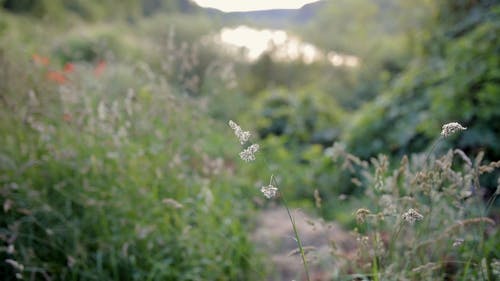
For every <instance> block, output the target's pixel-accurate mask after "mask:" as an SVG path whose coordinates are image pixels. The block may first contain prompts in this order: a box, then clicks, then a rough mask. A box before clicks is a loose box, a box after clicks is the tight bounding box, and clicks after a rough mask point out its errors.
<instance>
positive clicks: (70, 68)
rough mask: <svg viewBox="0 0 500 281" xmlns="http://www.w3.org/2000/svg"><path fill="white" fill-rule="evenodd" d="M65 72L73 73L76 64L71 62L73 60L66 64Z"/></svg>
mask: <svg viewBox="0 0 500 281" xmlns="http://www.w3.org/2000/svg"><path fill="white" fill-rule="evenodd" d="M63 71H64V73H72V72H73V71H75V64H74V63H71V62H67V63H66V64H65V65H64V70H63Z"/></svg>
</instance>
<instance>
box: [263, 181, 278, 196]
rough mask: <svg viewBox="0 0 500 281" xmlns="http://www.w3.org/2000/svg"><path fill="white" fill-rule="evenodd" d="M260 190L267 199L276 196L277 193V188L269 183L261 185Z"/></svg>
mask: <svg viewBox="0 0 500 281" xmlns="http://www.w3.org/2000/svg"><path fill="white" fill-rule="evenodd" d="M260 191H261V192H262V193H264V196H265V197H266V198H267V199H271V198H273V197H276V195H277V194H278V188H277V187H275V186H274V185H272V184H270V185H268V186H263V187H261V189H260Z"/></svg>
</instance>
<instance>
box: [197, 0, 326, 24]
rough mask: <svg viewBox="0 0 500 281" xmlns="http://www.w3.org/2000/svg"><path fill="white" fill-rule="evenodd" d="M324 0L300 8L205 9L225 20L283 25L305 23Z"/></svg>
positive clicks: (320, 7)
mask: <svg viewBox="0 0 500 281" xmlns="http://www.w3.org/2000/svg"><path fill="white" fill-rule="evenodd" d="M325 5H326V1H318V2H315V3H311V4H307V5H304V6H303V7H302V8H300V9H275V10H265V11H252V12H231V13H224V12H221V11H219V10H217V9H211V8H207V9H205V10H206V11H207V12H208V13H209V14H211V15H214V16H215V15H216V16H218V17H220V18H221V19H223V20H227V21H239V22H241V21H245V22H250V23H256V24H265V25H266V26H269V27H283V26H286V25H288V24H290V23H293V24H296V23H306V22H308V21H310V20H312V19H313V18H314V17H315V16H316V15H317V13H318V11H320V10H321V9H322V8H323V7H324V6H325Z"/></svg>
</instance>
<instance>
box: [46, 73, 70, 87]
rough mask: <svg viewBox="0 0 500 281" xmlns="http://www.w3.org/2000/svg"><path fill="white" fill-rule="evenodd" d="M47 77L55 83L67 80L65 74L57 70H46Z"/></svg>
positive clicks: (62, 82)
mask: <svg viewBox="0 0 500 281" xmlns="http://www.w3.org/2000/svg"><path fill="white" fill-rule="evenodd" d="M47 79H48V80H50V81H53V82H56V83H57V84H60V85H61V84H64V83H66V82H67V80H68V79H67V78H66V76H64V74H63V73H61V72H59V71H49V72H47Z"/></svg>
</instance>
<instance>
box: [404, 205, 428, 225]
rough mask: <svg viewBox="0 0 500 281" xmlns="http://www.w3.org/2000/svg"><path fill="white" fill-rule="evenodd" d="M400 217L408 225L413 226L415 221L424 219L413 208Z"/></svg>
mask: <svg viewBox="0 0 500 281" xmlns="http://www.w3.org/2000/svg"><path fill="white" fill-rule="evenodd" d="M401 217H402V218H403V219H404V220H405V221H407V222H409V223H410V224H414V223H415V221H420V220H422V219H423V218H424V216H422V215H421V214H420V213H419V212H417V211H416V210H415V209H413V208H410V209H408V211H407V212H406V213H404V214H403V215H402V216H401Z"/></svg>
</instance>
